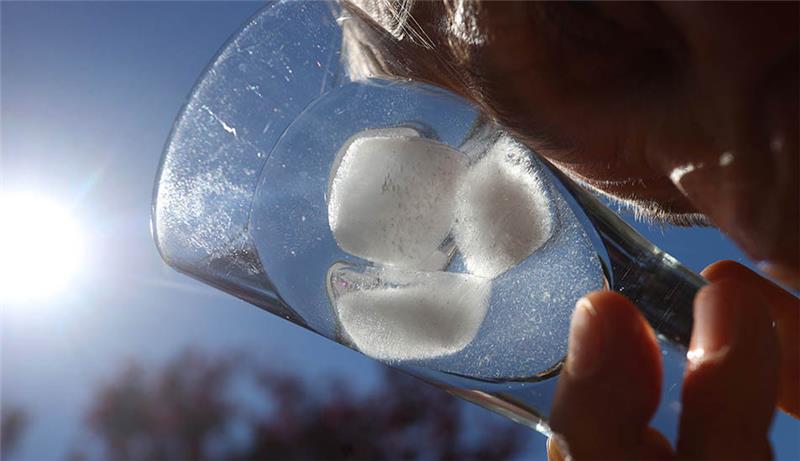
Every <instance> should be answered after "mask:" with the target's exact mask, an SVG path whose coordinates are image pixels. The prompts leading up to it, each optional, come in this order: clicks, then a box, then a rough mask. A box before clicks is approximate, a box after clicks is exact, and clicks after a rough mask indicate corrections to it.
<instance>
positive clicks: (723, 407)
mask: <svg viewBox="0 0 800 461" xmlns="http://www.w3.org/2000/svg"><path fill="white" fill-rule="evenodd" d="M765 304H766V301H765V298H764V297H763V296H762V295H761V293H760V292H759V290H757V289H753V288H752V286H751V285H747V284H742V283H740V282H739V281H737V280H734V279H731V278H723V279H721V280H719V281H717V282H715V283H712V284H710V285H707V286H705V287H703V288H702V289H701V290H700V291H699V292H698V294H697V296H696V298H695V303H694V314H695V322H694V330H693V332H692V341H691V345H690V351H689V353H688V354H687V358H688V360H689V362H690V363H689V366H688V367H687V370H686V377H685V379H684V385H683V397H682V400H683V411H682V413H681V424H680V432H681V435H680V440H679V451H680V453H681V455H682V456H684V457H688V458H705V457H712V458H713V457H715V456H727V455H729V454H730V453H732V452H735V450H733V451H731V450H732V449H734V448H735V449H740V450H745V451H742V453H745V452H746V450H749V449H750V448H752V446H753V444H751V443H749V442H747V441H748V440H758V439H759V438H764V437H766V434H767V431H768V429H769V424H770V421H771V419H772V414H773V411H774V406H775V401H776V397H777V382H778V360H777V356H778V350H777V347H778V346H777V338H776V335H775V331H774V329H773V328H772V320H771V317H770V315H769V309H766V308H765ZM727 439H732V441H731V442H730V443H727V444H725V443H723V441H724V440H727ZM746 442H747V443H746ZM762 451H763V450H759V453H761V452H762Z"/></svg>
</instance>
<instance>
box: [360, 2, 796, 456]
mask: <svg viewBox="0 0 800 461" xmlns="http://www.w3.org/2000/svg"><path fill="white" fill-rule="evenodd" d="M354 1H355V2H356V3H359V1H360V0H354ZM459 3H460V2H459V1H458V0H449V1H447V2H444V3H439V2H436V3H432V2H416V3H411V4H410V5H411V10H410V12H411V16H412V17H413V18H414V21H410V22H409V23H408V24H409V25H408V27H406V28H405V29H401V30H400V31H399V33H398V30H396V29H395V30H393V31H392V30H391V28H387V25H386V20H385V18H382V17H380V15H378V14H376V13H375V12H374V11H372V10H367V11H368V12H365V10H363V9H361V8H360V7H359V6H358V5H357V4H350V5H349V9H350V10H351V11H352V14H353V19H352V21H353V25H354V27H355V28H357V29H358V31H359V40H360V41H361V42H362V43H363V44H365V47H366V48H365V49H367V50H369V51H368V54H370V55H371V56H375V60H376V61H377V66H375V69H374V70H373V74H374V75H384V76H387V75H388V76H394V77H407V78H412V79H415V80H420V81H425V82H428V83H432V84H435V85H438V86H441V87H444V88H447V89H449V90H451V91H453V92H455V93H458V94H461V95H462V96H464V97H466V98H468V99H470V100H471V101H473V102H474V103H475V104H477V105H479V106H480V107H481V108H482V109H483V110H484V111H485V112H486V113H487V114H490V115H491V116H493V117H495V118H496V119H497V120H498V121H500V122H501V123H502V124H503V125H505V126H506V127H508V128H509V129H510V130H511V131H513V132H514V133H515V135H516V136H517V137H518V138H519V139H521V140H523V141H524V142H525V143H527V144H528V145H529V146H530V147H532V148H533V149H535V150H536V151H537V152H538V153H539V154H541V155H542V156H543V157H545V158H546V159H547V160H549V161H550V162H551V163H553V164H554V165H555V166H557V167H558V168H560V169H562V170H563V171H565V172H566V173H567V174H568V175H570V176H571V177H573V178H575V179H577V180H578V181H580V182H582V183H583V184H585V185H586V186H588V187H591V188H594V189H596V190H599V191H601V192H603V193H605V194H608V195H609V196H612V197H615V198H617V199H620V200H624V201H625V203H627V204H629V205H631V206H632V207H633V208H634V210H635V211H636V212H638V213H639V214H640V215H643V216H646V217H651V218H653V219H655V220H662V221H667V222H672V223H677V224H699V223H709V224H711V225H715V226H717V227H718V228H719V229H720V230H722V231H723V232H724V233H726V234H727V235H728V236H729V237H730V238H731V239H733V240H734V241H735V242H736V243H737V244H738V245H739V246H740V247H741V248H742V249H743V250H744V251H745V252H746V253H747V254H748V255H749V256H750V257H751V258H752V259H753V260H755V261H758V262H761V264H762V268H763V269H764V270H765V272H767V273H768V274H770V275H771V276H772V277H773V278H775V279H777V280H780V281H781V282H782V283H784V284H785V285H787V286H790V287H792V288H794V289H800V238H798V236H800V218H799V215H800V180H799V178H798V175H800V165H799V164H798V157H800V155H798V127H800V119H799V118H798V102H799V101H800V96H799V95H798V88H799V87H800V81H799V80H798V69H800V61H799V59H800V56H799V55H800V51H799V50H800V48H799V47H798V46H799V45H798V44H800V25H799V24H798V22H799V21H800V19H799V18H800V4H798V3H796V2H791V3H788V2H787V3H776V4H767V3H757V4H755V3H752V4H751V3H736V4H726V3H675V2H666V3H646V4H643V3H641V4H640V3H625V4H617V3H581V4H574V3H550V4H541V3H532V2H511V3H504V2H482V3H479V4H471V5H468V8H466V9H463V8H462V11H461V13H457V10H458V8H457V7H458V4H459ZM465 18H466V19H465ZM387 30H390V31H391V32H393V33H389V32H387ZM362 51H363V50H362ZM703 276H704V277H706V278H707V279H708V280H709V281H710V282H711V283H710V285H709V286H708V287H705V288H703V289H702V290H701V291H700V293H699V294H698V296H697V298H696V300H695V306H694V307H695V331H694V333H693V339H692V352H691V353H690V357H693V358H695V360H694V361H691V362H690V365H691V366H690V367H689V368H688V370H687V372H686V376H685V380H684V391H683V412H682V419H681V427H680V440H679V442H678V444H677V446H676V447H674V448H673V447H670V446H669V444H668V443H666V442H665V440H664V439H663V437H661V436H660V435H658V434H657V433H656V432H655V431H653V430H652V429H650V428H648V422H649V420H650V418H651V417H652V415H653V412H654V411H655V409H656V407H657V405H658V397H659V389H660V385H661V373H662V371H661V364H660V356H659V354H658V347H657V344H656V342H655V339H654V335H653V332H652V330H651V329H650V327H649V326H648V325H647V323H646V321H645V320H644V319H643V318H642V316H641V315H640V314H639V312H638V310H637V309H636V308H635V306H633V305H631V303H630V302H629V301H627V300H626V299H625V298H624V297H622V296H620V295H618V294H615V293H609V292H596V293H591V294H589V295H588V296H587V297H586V298H584V300H582V301H581V302H579V306H578V307H577V309H576V314H575V315H574V317H573V328H572V333H571V337H570V352H569V356H568V359H567V366H566V369H565V371H564V372H563V373H562V375H561V377H560V381H559V387H558V392H557V396H556V401H555V405H554V408H553V411H552V417H551V425H552V427H553V429H554V430H555V431H556V432H557V433H559V434H560V438H559V443H550V444H549V448H548V453H549V456H550V458H551V459H562V457H563V455H564V454H565V453H564V452H565V450H566V449H567V448H568V451H569V455H570V456H572V457H573V458H575V459H584V458H604V459H609V458H610V459H621V458H632V459H642V458H663V459H669V458H672V457H676V456H677V457H680V458H692V459H717V458H731V457H736V458H742V457H745V458H747V457H749V458H758V459H763V458H765V457H769V456H770V454H771V452H770V447H769V443H768V441H767V431H768V428H769V423H770V421H771V418H772V414H773V410H774V408H775V406H776V405H777V406H779V407H780V408H781V409H783V410H784V411H786V412H787V413H789V414H792V415H794V416H795V417H797V416H798V414H800V396H799V395H798V394H799V393H800V378H799V377H798V364H800V353H798V344H800V338H798V325H799V324H800V317H799V313H800V304H799V303H798V299H797V298H795V297H794V296H792V295H791V294H789V293H788V292H786V291H784V290H783V289H781V288H779V287H778V286H777V285H774V284H773V283H771V282H770V281H768V280H766V279H764V278H762V277H761V276H759V275H757V274H755V273H753V272H751V271H749V270H748V269H746V268H744V267H743V266H740V265H738V264H735V263H732V262H720V263H716V264H714V265H712V266H710V267H708V268H707V269H706V270H705V271H704V272H703ZM587 306H588V307H587ZM773 320H774V322H775V327H774V328H773V327H772V322H773ZM701 349H702V351H703V354H701V353H700V350H701ZM610 357H613V360H614V367H613V373H612V368H611V367H602V366H592V364H596V363H602V362H603V361H604V360H608V359H609V358H610ZM752 376H758V377H759V379H757V380H753V379H752V378H751V377H752Z"/></svg>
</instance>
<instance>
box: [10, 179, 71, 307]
mask: <svg viewBox="0 0 800 461" xmlns="http://www.w3.org/2000/svg"><path fill="white" fill-rule="evenodd" d="M83 257H84V241H83V233H82V232H81V229H80V225H79V223H78V220H77V219H75V217H74V216H73V215H72V214H71V213H70V211H69V209H68V207H66V206H65V205H64V204H61V203H59V202H58V201H57V200H52V199H49V198H47V197H44V196H41V195H37V194H31V193H2V194H0V301H2V302H3V305H6V303H9V302H30V301H44V300H47V299H52V298H53V297H54V296H55V295H57V294H59V293H62V292H63V291H64V290H66V289H68V287H69V285H70V281H71V280H72V279H73V278H74V276H75V275H77V274H78V272H79V271H80V269H81V266H82V262H83Z"/></svg>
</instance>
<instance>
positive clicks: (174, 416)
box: [77, 351, 527, 461]
mask: <svg viewBox="0 0 800 461" xmlns="http://www.w3.org/2000/svg"><path fill="white" fill-rule="evenodd" d="M243 382H249V383H250V384H251V385H252V388H253V389H254V390H255V391H254V392H248V397H247V398H246V399H242V398H239V399H238V400H237V399H236V398H234V395H235V394H236V393H235V392H233V391H234V388H236V386H237V385H241V383H243ZM251 390H252V389H251ZM239 393H240V394H241V390H240V392H239ZM249 394H253V395H249ZM465 405H467V404H466V403H463V402H461V401H458V400H457V399H455V398H454V397H451V396H449V395H447V394H446V393H444V392H442V391H440V390H438V389H435V388H433V387H431V386H428V385H426V384H424V383H422V382H420V381H418V380H415V379H413V378H411V377H409V376H406V375H404V374H402V373H400V372H397V371H393V370H389V369H387V370H386V372H385V373H384V375H383V378H382V380H381V382H380V384H379V385H378V386H376V388H375V389H374V390H372V391H369V392H366V393H364V392H362V393H360V394H358V393H355V392H353V391H351V390H350V389H348V386H347V384H346V383H345V382H344V381H342V380H337V379H331V380H328V381H326V382H325V383H309V382H307V381H305V380H303V379H301V378H299V377H298V376H295V375H291V374H287V373H281V372H275V371H273V370H270V369H265V367H259V366H254V365H252V363H251V362H249V361H247V360H244V359H243V358H242V357H241V356H226V357H210V356H207V355H204V354H202V353H199V352H197V351H186V352H184V353H182V354H180V355H179V356H177V357H175V358H174V359H173V360H171V361H170V362H169V363H168V364H167V365H166V366H165V367H164V368H163V369H159V370H155V371H153V372H150V373H148V372H145V371H144V370H143V369H142V368H141V367H139V366H137V365H130V366H128V367H127V368H126V369H125V370H124V371H123V372H122V373H120V374H118V375H117V376H116V377H115V378H114V379H112V380H111V381H110V382H108V383H107V384H106V385H104V386H103V387H102V388H101V389H100V391H99V392H98V394H97V396H96V398H95V400H94V402H93V405H92V407H91V409H90V411H89V413H88V426H89V428H90V430H91V431H92V433H93V434H94V436H96V437H97V438H98V439H99V442H100V444H101V446H102V451H103V455H102V456H103V459H114V460H118V461H123V460H144V459H147V460H212V459H219V460H234V459H235V460H301V459H302V460H361V459H363V460H421V459H431V460H505V459H510V458H511V457H513V456H514V455H516V454H518V453H519V452H520V451H521V450H522V448H523V447H524V444H525V438H526V435H527V430H525V429H524V428H523V427H522V426H519V425H516V424H514V423H512V422H510V421H501V422H497V421H495V420H494V419H493V420H492V422H490V423H487V421H486V420H485V419H484V418H480V419H481V421H476V420H475V419H474V418H473V419H470V418H466V417H465V416H464V412H463V411H462V410H463V409H464V406H465ZM262 409H263V410H262ZM487 416H488V415H487ZM476 423H478V424H480V427H477V425H476ZM243 434H244V435H243ZM77 458H87V456H86V455H85V454H83V455H80V456H77Z"/></svg>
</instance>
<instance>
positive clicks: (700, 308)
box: [548, 261, 800, 460]
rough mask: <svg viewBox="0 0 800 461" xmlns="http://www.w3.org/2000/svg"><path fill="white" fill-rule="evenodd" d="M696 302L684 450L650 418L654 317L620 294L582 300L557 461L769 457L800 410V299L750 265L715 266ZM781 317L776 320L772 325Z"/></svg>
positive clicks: (558, 401)
mask: <svg viewBox="0 0 800 461" xmlns="http://www.w3.org/2000/svg"><path fill="white" fill-rule="evenodd" d="M703 276H704V277H705V278H706V279H708V280H709V282H711V283H710V284H709V285H708V286H706V287H704V288H703V289H701V290H700V291H699V292H698V295H697V297H696V299H695V303H694V310H695V312H694V318H695V324H694V331H693V332H692V340H691V344H690V348H689V350H690V352H689V354H688V358H689V361H688V363H687V369H686V373H685V375H684V383H683V396H682V401H683V402H682V403H683V406H682V413H681V420H680V429H679V436H678V443H677V447H675V448H674V449H673V447H671V446H670V444H669V442H667V440H666V439H665V438H664V437H663V436H661V434H659V433H658V432H657V431H655V430H654V429H652V428H650V427H648V421H649V420H650V418H651V417H652V416H653V413H654V412H655V410H656V407H657V406H658V400H659V395H660V388H661V379H662V376H661V375H662V370H661V361H660V360H661V356H660V353H659V348H658V345H657V343H656V339H655V336H654V334H653V331H652V330H651V328H650V326H649V325H648V324H647V322H646V321H645V319H644V317H642V315H641V314H640V313H639V311H638V310H637V309H636V307H635V306H633V305H632V304H631V303H630V302H629V301H628V300H627V299H625V298H624V297H622V296H621V295H619V294H617V293H612V292H595V293H592V294H590V295H588V296H587V297H585V298H584V299H582V300H580V301H579V302H578V305H577V307H576V311H575V314H574V315H573V320H572V327H571V333H570V339H569V343H570V344H569V353H568V356H567V362H566V366H565V368H564V370H563V372H562V373H561V376H560V378H559V383H558V389H557V391H556V398H555V402H554V406H553V410H552V413H551V419H550V424H551V427H552V429H553V431H554V432H555V433H557V434H558V436H557V438H556V441H557V443H553V442H554V440H552V439H551V440H550V441H548V458H549V459H550V460H561V459H564V458H565V456H564V455H565V452H568V453H569V455H570V456H571V457H573V458H574V459H672V458H675V457H678V458H685V459H731V458H736V459H741V458H755V459H765V458H769V457H770V456H771V448H770V445H769V440H768V438H767V435H768V430H769V425H770V422H771V420H772V415H773V411H774V407H775V405H776V403H777V405H778V406H780V408H782V409H783V410H784V411H786V412H787V413H789V414H792V415H794V416H795V417H797V416H798V415H799V414H800V378H798V366H799V365H800V352H798V348H799V347H800V344H799V343H798V324H799V323H800V301H798V299H797V298H795V297H794V296H792V295H791V294H789V293H787V292H785V291H783V290H782V289H780V288H779V287H777V286H775V285H773V284H772V283H770V282H768V281H767V280H765V279H763V278H761V277H759V276H758V275H756V274H755V273H753V272H751V271H750V270H749V269H747V268H745V267H744V266H741V265H739V264H736V263H733V262H729V261H723V262H719V263H715V264H713V265H711V266H709V267H708V268H706V270H705V271H703ZM773 319H774V321H775V327H773Z"/></svg>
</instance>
